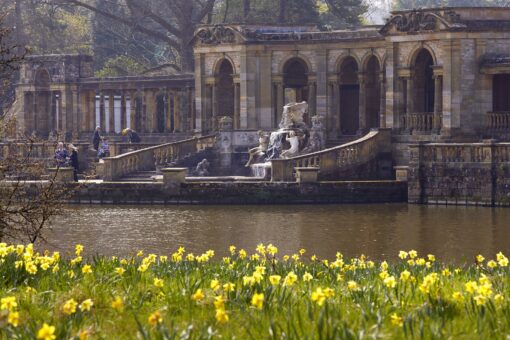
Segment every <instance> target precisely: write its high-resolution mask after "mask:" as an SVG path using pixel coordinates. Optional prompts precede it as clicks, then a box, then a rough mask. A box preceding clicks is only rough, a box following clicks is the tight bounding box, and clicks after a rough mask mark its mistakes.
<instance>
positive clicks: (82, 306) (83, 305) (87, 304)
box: [79, 299, 94, 312]
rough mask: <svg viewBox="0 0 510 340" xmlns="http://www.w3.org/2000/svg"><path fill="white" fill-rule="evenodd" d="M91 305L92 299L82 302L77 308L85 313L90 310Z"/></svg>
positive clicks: (92, 303)
mask: <svg viewBox="0 0 510 340" xmlns="http://www.w3.org/2000/svg"><path fill="white" fill-rule="evenodd" d="M93 305H94V302H93V301H92V299H86V300H83V301H82V303H80V306H79V307H80V310H81V311H82V312H87V311H89V310H90V309H91V308H92V306H93Z"/></svg>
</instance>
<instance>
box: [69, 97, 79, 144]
mask: <svg viewBox="0 0 510 340" xmlns="http://www.w3.org/2000/svg"><path fill="white" fill-rule="evenodd" d="M71 101H72V104H71V105H72V106H71V107H72V111H71V115H72V118H73V119H72V128H71V131H72V134H73V139H74V138H78V132H79V130H80V119H79V118H80V112H79V111H80V105H79V102H78V101H79V97H78V89H76V88H73V89H72V90H71Z"/></svg>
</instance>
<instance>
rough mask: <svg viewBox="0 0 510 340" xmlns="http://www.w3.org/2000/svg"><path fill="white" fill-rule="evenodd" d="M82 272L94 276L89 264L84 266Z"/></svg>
mask: <svg viewBox="0 0 510 340" xmlns="http://www.w3.org/2000/svg"><path fill="white" fill-rule="evenodd" d="M81 272H82V273H83V274H92V267H91V266H90V265H88V264H86V265H84V266H83V268H82V269H81Z"/></svg>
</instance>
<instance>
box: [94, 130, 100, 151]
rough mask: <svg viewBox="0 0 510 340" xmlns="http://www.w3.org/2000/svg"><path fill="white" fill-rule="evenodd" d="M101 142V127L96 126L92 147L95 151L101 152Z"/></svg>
mask: <svg viewBox="0 0 510 340" xmlns="http://www.w3.org/2000/svg"><path fill="white" fill-rule="evenodd" d="M99 142H101V127H100V126H96V130H95V131H94V137H92V145H93V146H94V150H96V151H98V150H99Z"/></svg>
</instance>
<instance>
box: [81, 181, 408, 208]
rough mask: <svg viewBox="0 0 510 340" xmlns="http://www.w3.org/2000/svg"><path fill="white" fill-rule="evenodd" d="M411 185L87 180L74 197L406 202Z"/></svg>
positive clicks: (97, 200)
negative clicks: (168, 186)
mask: <svg viewBox="0 0 510 340" xmlns="http://www.w3.org/2000/svg"><path fill="white" fill-rule="evenodd" d="M406 199H407V185H406V183H405V182H397V181H365V182H319V183H307V184H304V183H301V184H299V183H271V182H252V183H250V182H230V183H221V182H198V183H189V182H188V183H182V184H180V186H179V187H178V188H177V189H176V190H165V187H164V185H163V183H126V182H124V183H122V182H105V183H84V184H83V185H82V186H81V190H80V191H79V192H78V194H77V195H76V196H75V197H74V199H73V200H72V202H73V203H83V204H304V203H307V204H314V203H389V202H405V201H406Z"/></svg>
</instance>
